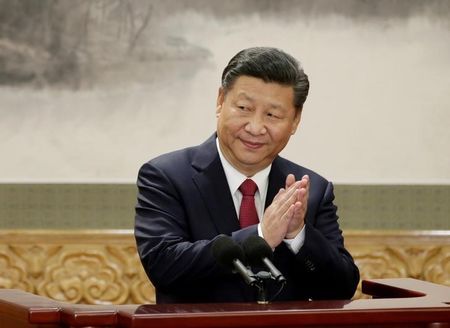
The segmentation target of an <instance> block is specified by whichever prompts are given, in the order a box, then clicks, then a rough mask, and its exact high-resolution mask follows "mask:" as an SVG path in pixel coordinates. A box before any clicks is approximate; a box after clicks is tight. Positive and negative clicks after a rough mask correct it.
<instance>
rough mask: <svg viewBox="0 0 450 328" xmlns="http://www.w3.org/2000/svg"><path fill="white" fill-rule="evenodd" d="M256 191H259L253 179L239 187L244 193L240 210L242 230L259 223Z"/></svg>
mask: <svg viewBox="0 0 450 328" xmlns="http://www.w3.org/2000/svg"><path fill="white" fill-rule="evenodd" d="M256 190H258V186H257V185H256V183H255V182H254V181H253V180H251V179H247V180H245V181H244V182H242V184H241V186H240V187H239V191H240V192H241V193H242V202H241V208H240V209H239V223H240V224H241V228H245V227H248V226H251V225H253V224H257V223H259V220H258V214H257V212H256V206H255V193H256Z"/></svg>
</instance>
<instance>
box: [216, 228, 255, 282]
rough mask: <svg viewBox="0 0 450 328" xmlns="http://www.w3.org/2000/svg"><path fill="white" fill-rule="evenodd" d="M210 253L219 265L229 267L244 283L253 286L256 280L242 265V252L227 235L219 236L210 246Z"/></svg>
mask: <svg viewBox="0 0 450 328" xmlns="http://www.w3.org/2000/svg"><path fill="white" fill-rule="evenodd" d="M211 249H212V253H213V256H214V258H215V259H216V260H217V262H219V264H221V265H223V266H226V267H229V268H231V269H232V270H233V268H234V272H237V273H239V274H240V275H241V276H242V278H244V281H245V282H246V283H247V284H248V285H250V286H253V285H255V284H256V282H257V280H256V278H255V277H254V274H253V272H251V271H250V270H249V269H247V267H246V266H245V265H244V264H243V263H242V261H244V251H243V250H242V248H241V246H239V245H238V244H237V243H236V242H235V241H234V240H233V239H231V237H229V236H227V235H220V236H219V237H218V238H217V239H216V240H215V241H214V242H213V244H212V248H211Z"/></svg>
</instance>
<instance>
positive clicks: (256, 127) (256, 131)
mask: <svg viewBox="0 0 450 328" xmlns="http://www.w3.org/2000/svg"><path fill="white" fill-rule="evenodd" d="M245 131H246V132H248V133H250V134H252V135H261V134H265V133H267V128H266V125H265V124H264V119H263V118H262V117H261V116H260V115H257V114H254V115H252V116H251V117H250V118H249V119H248V122H247V124H246V125H245Z"/></svg>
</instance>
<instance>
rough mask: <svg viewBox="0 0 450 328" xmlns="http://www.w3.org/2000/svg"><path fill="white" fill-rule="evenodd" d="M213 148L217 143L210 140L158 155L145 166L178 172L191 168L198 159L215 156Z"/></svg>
mask: <svg viewBox="0 0 450 328" xmlns="http://www.w3.org/2000/svg"><path fill="white" fill-rule="evenodd" d="M213 147H215V143H213V142H212V140H211V138H209V139H208V140H206V141H205V142H203V143H202V144H200V145H196V146H190V147H185V148H181V149H177V150H173V151H170V152H167V153H164V154H161V155H158V156H156V157H154V158H152V159H150V160H149V161H147V162H146V163H145V164H144V166H147V165H150V166H155V167H158V168H161V169H171V168H172V169H175V170H177V169H180V168H181V167H182V166H184V165H189V166H191V165H192V164H193V163H194V164H195V161H196V160H197V159H198V158H200V160H201V159H203V158H204V157H205V156H206V157H207V156H214V153H213V152H212V151H211V150H213V149H214V148H213Z"/></svg>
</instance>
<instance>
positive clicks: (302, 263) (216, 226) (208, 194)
mask: <svg viewBox="0 0 450 328" xmlns="http://www.w3.org/2000/svg"><path fill="white" fill-rule="evenodd" d="M215 137H216V135H215V134H214V135H213V136H212V137H210V138H209V139H208V140H207V141H206V142H204V143H203V144H201V145H199V146H196V147H191V148H186V149H182V150H179V151H175V152H172V153H169V154H165V155H162V156H159V157H157V158H155V159H153V160H151V161H149V162H148V163H146V164H144V165H143V166H142V168H141V169H140V171H139V176H138V181H137V185H138V189H139V192H138V203H137V206H136V221H135V237H136V242H137V247H138V252H139V256H140V258H141V261H142V264H143V266H144V268H145V271H146V272H147V275H148V276H149V278H150V280H151V281H152V283H153V285H154V286H155V288H156V297H157V302H158V303H184V302H231V301H234V302H239V301H254V300H255V299H256V295H255V291H254V290H253V288H251V287H249V286H247V285H245V283H244V282H243V281H242V278H241V277H240V276H238V275H236V274H232V273H231V272H230V270H228V269H226V268H224V267H221V266H220V265H218V264H217V263H216V261H215V259H214V258H213V256H212V252H211V245H212V243H213V242H214V240H215V239H216V238H217V236H218V235H219V234H227V235H230V236H231V237H232V238H233V239H234V240H236V241H237V242H242V241H244V240H245V239H246V238H247V237H248V236H249V235H252V234H257V225H254V226H250V227H247V228H245V229H241V228H240V227H239V221H238V218H237V215H236V210H235V208H234V204H233V200H232V196H231V194H230V190H229V187H228V184H227V180H226V177H225V173H224V170H223V167H222V164H221V162H220V159H219V155H218V152H217V148H216V143H215ZM289 173H293V174H294V175H295V177H296V178H297V179H299V178H301V177H302V176H303V175H305V174H308V175H309V177H310V181H311V187H310V194H309V201H308V210H307V215H306V225H305V229H306V238H305V243H304V245H303V246H302V248H301V249H300V252H299V253H297V254H293V253H292V252H291V251H290V250H289V249H288V248H287V247H286V245H285V244H284V243H281V244H280V245H279V246H278V247H277V248H276V249H275V251H274V259H273V262H274V264H275V266H277V267H278V269H279V270H280V271H281V272H282V273H283V275H284V276H285V277H286V280H287V284H286V286H285V288H284V289H283V291H282V292H281V294H280V295H279V296H278V297H277V300H300V299H309V298H311V299H346V298H351V297H352V296H353V294H354V292H355V289H356V286H357V284H358V281H359V271H358V268H357V267H356V266H355V264H354V262H353V259H352V257H351V256H350V254H349V253H348V252H347V251H346V250H345V248H344V244H343V237H342V233H341V230H340V229H339V225H338V222H337V219H338V217H337V215H336V206H334V205H333V199H334V195H333V186H332V184H331V183H330V182H328V181H327V180H325V179H324V178H323V177H321V176H319V175H318V174H316V173H314V172H312V171H310V170H308V169H306V168H304V167H301V166H298V165H296V164H294V163H292V162H290V161H288V160H286V159H283V158H281V157H277V158H276V159H275V160H274V161H273V163H272V169H271V171H270V174H269V187H268V191H267V197H266V199H267V202H266V207H267V206H268V205H270V204H271V202H272V200H273V198H274V196H275V194H276V193H277V192H278V190H279V189H280V188H282V187H284V184H285V179H286V176H287V175H288V174H289ZM275 288H277V286H269V293H275ZM270 289H273V290H270Z"/></svg>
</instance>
